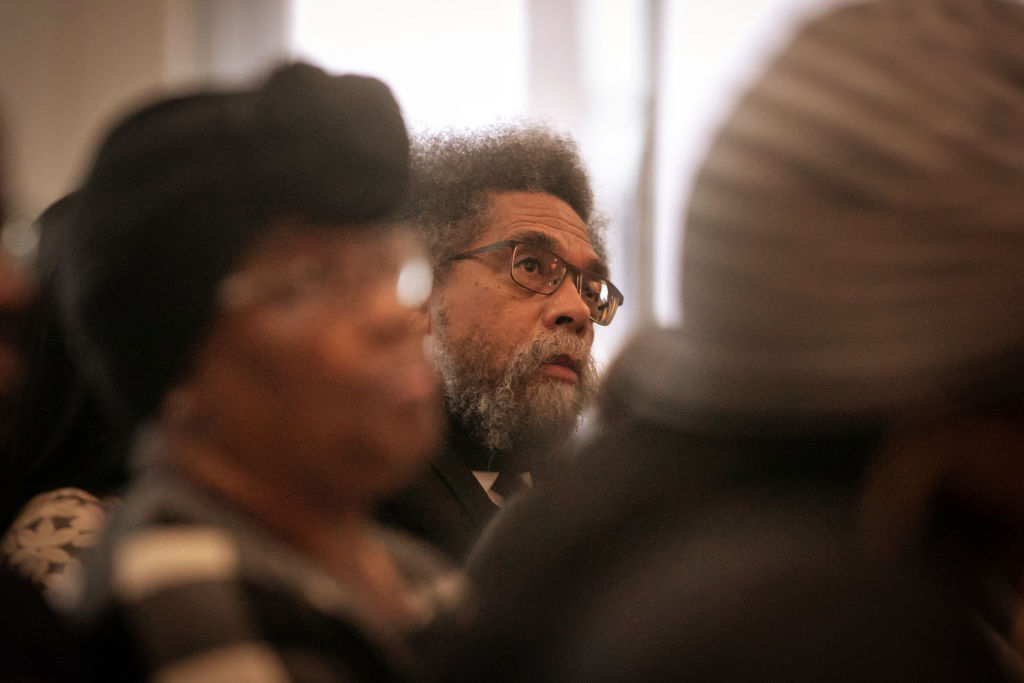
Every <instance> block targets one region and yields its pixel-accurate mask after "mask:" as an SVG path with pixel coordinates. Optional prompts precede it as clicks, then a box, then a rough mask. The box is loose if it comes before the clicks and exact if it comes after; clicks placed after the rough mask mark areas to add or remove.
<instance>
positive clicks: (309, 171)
mask: <svg viewBox="0 0 1024 683" xmlns="http://www.w3.org/2000/svg"><path fill="white" fill-rule="evenodd" d="M407 175H408V138H407V136H406V131H405V127H404V124H403V121H402V118H401V115H400V112H399V109H398V106H397V104H396V103H395V101H394V99H393V98H392V96H391V93H390V91H389V90H388V88H387V87H386V86H385V85H384V84H382V83H381V82H379V81H377V80H375V79H372V78H362V77H355V76H342V77H331V76H328V75H327V74H325V73H324V72H322V71H320V70H319V69H316V68H314V67H311V66H308V65H302V64H298V65H291V66H287V67H282V68H281V69H279V70H278V71H276V72H275V73H274V74H272V75H271V76H270V77H269V79H268V80H267V81H266V82H265V83H264V84H263V85H262V86H260V87H258V88H256V89H253V90H242V91H235V92H231V91H220V92H215V91H211V92H199V93H196V94H192V95H184V96H181V97H174V98H169V99H165V100H162V101H159V102H156V103H154V104H152V105H150V106H147V107H144V108H142V109H140V110H138V111H136V112H135V113H133V114H131V115H129V116H128V117H127V118H125V119H124V120H122V121H121V122H120V123H119V124H118V125H117V126H115V127H114V129H113V130H112V132H111V133H110V134H109V135H108V136H107V137H106V138H105V140H104V141H103V143H102V145H101V147H100V149H99V151H98V153H97V156H96V158H95V160H94V162H93V165H92V167H91V170H90V171H89V173H88V175H87V178H86V181H85V183H84V185H83V187H82V190H81V195H80V197H79V200H78V204H77V206H76V209H75V212H74V216H73V221H74V229H73V230H71V231H70V232H69V234H68V239H67V240H66V242H65V244H64V247H63V250H62V252H61V253H60V255H59V258H60V259H61V263H60V267H59V268H58V277H57V284H56V291H57V297H58V302H59V304H60V312H61V314H62V316H63V320H64V322H65V324H66V326H67V329H68V335H69V340H70V342H71V344H72V346H73V348H74V349H76V351H77V352H79V353H80V354H81V359H82V362H83V366H84V369H85V370H86V371H87V372H88V373H90V374H89V377H90V378H91V379H92V381H94V382H95V383H96V386H97V387H98V389H99V391H100V396H101V397H102V398H103V399H104V400H105V401H106V402H107V405H108V406H109V408H110V410H111V412H112V414H113V415H114V416H116V417H119V418H121V419H122V420H124V421H125V422H126V423H127V424H129V425H131V426H133V427H135V428H137V429H138V436H137V439H136V445H135V449H136V458H137V459H138V463H137V465H138V473H137V475H136V476H135V478H134V479H133V481H132V482H131V484H130V485H129V488H128V490H127V492H126V493H125V496H124V501H123V509H121V510H118V511H117V513H115V516H114V519H113V520H112V522H111V524H110V526H109V527H108V532H107V535H106V537H105V538H104V539H103V540H102V541H101V544H100V545H99V546H98V548H97V552H96V553H95V554H94V555H93V556H92V558H91V559H92V563H91V564H88V565H87V568H86V581H85V585H84V587H83V589H82V591H81V592H80V594H79V595H78V596H77V597H72V598H71V599H69V605H68V610H69V612H70V614H71V615H72V617H73V618H74V619H75V621H76V622H77V623H78V624H79V625H80V627H81V628H82V632H83V635H84V638H85V642H86V643H87V645H88V646H89V647H88V650H87V652H88V654H89V655H90V663H91V665H92V668H93V670H94V674H95V675H96V676H97V678H98V679H100V680H143V679H146V680H148V679H151V678H152V679H159V680H229V679H236V680H310V681H312V680H315V681H322V680H374V681H379V680H406V679H408V678H413V677H416V676H418V674H420V673H421V672H423V671H425V669H426V667H425V665H423V664H422V663H421V662H419V661H418V660H417V658H416V647H415V645H416V643H418V642H420V640H419V639H421V638H422V639H427V640H429V633H430V629H431V627H432V626H433V625H435V624H437V623H438V621H439V620H442V621H443V619H444V617H445V615H446V614H449V613H450V612H451V610H452V609H454V603H455V602H456V601H457V600H458V592H459V581H458V575H457V574H455V573H453V572H451V571H449V569H448V568H447V567H446V565H445V564H444V563H443V562H440V561H439V559H438V556H436V555H435V553H434V552H433V551H432V550H430V549H428V548H427V547H426V546H425V545H421V544H419V543H418V542H416V541H414V540H413V539H411V538H408V537H405V536H403V535H400V534H396V533H394V532H388V531H385V530H384V529H382V528H381V527H379V526H378V525H376V524H375V523H374V522H373V521H372V519H371V516H370V515H371V511H372V509H373V506H374V504H375V502H376V501H377V500H378V499H379V498H381V497H382V496H384V495H386V494H388V493H390V492H391V491H392V490H394V488H395V487H396V486H399V485H401V484H402V483H403V482H404V481H405V480H406V479H407V478H408V477H409V476H411V475H412V474H413V473H414V472H415V471H416V470H417V469H418V468H419V467H420V466H421V465H423V464H425V462H426V460H427V458H428V457H429V456H430V455H431V454H432V453H433V451H434V449H435V448H436V446H437V444H438V442H439V439H440V418H439V413H440V410H439V400H438V397H437V395H436V387H435V381H434V375H433V368H432V367H431V365H430V363H429V361H428V360H427V359H426V358H425V356H424V353H423V343H422V332H421V331H418V330H417V329H415V326H414V322H415V314H416V311H417V310H418V309H419V306H420V305H421V304H422V301H423V299H424V298H425V297H426V295H427V294H428V292H429V282H430V277H429V267H428V266H427V264H426V262H425V259H424V258H423V256H422V255H421V252H420V250H419V249H418V247H417V243H416V242H415V241H414V240H413V239H412V238H411V237H410V235H409V234H408V233H407V231H405V230H404V229H403V228H402V226H400V225H396V224H394V223H393V222H392V221H391V219H390V216H391V214H392V212H393V210H394V208H395V207H396V206H398V205H399V203H400V202H401V200H402V198H403V196H404V192H405V189H406V182H407Z"/></svg>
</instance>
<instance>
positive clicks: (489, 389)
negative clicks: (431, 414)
mask: <svg viewBox="0 0 1024 683" xmlns="http://www.w3.org/2000/svg"><path fill="white" fill-rule="evenodd" d="M441 318H442V320H441V321H440V322H441V324H440V325H437V326H435V333H436V340H435V347H434V353H435V360H436V363H437V368H438V371H439V372H440V374H441V377H442V379H443V381H444V387H445V402H446V403H447V406H448V410H449V411H450V412H451V413H452V414H454V415H455V416H456V417H458V418H459V419H460V421H461V422H462V423H463V425H465V426H466V427H467V428H468V429H469V430H470V432H471V433H472V434H473V435H474V436H475V437H476V438H477V439H478V440H480V441H481V442H482V443H483V444H484V445H485V446H486V447H487V448H489V449H492V450H498V451H513V450H515V451H520V450H536V449H542V448H543V449H549V448H557V447H558V446H560V445H561V444H562V443H564V442H565V441H566V440H567V439H568V438H569V437H570V436H571V435H572V433H573V432H574V431H575V430H576V427H577V425H578V423H579V419H580V414H581V413H582V412H583V409H584V408H585V407H586V405H587V404H588V403H589V401H590V400H591V399H592V398H593V396H594V394H595V393H596V390H597V371H596V368H595V364H594V361H593V358H592V357H591V355H590V346H589V345H588V344H587V343H586V342H585V341H583V340H582V339H580V338H579V337H576V336H573V335H570V334H567V333H565V332H545V333H544V334H542V335H541V336H539V337H537V338H536V339H534V340H532V341H530V342H526V343H524V344H521V345H519V346H517V347H515V348H514V349H513V350H512V353H511V355H510V356H509V358H508V359H507V361H506V362H505V363H504V364H503V365H502V366H501V368H502V369H501V370H499V371H495V370H494V368H495V366H496V365H498V363H497V361H496V360H495V357H496V356H497V354H498V349H496V348H494V346H493V345H491V344H487V343H485V342H481V341H480V340H478V339H472V338H466V339H453V338H451V337H450V336H449V335H448V333H447V329H446V325H445V324H444V320H443V316H441ZM559 355H567V356H571V357H572V358H574V359H576V360H577V361H578V363H579V366H578V367H577V368H576V370H577V371H578V374H579V384H576V385H573V384H568V383H566V382H562V381H559V380H556V379H552V378H550V377H548V376H546V375H544V374H543V373H542V372H540V368H541V367H543V366H544V365H545V363H546V361H548V360H549V359H551V358H552V357H554V356H559Z"/></svg>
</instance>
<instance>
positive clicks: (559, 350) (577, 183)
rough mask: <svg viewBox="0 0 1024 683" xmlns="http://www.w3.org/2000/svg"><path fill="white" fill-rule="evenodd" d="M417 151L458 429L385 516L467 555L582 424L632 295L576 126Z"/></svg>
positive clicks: (521, 128) (491, 134) (442, 365)
mask: <svg viewBox="0 0 1024 683" xmlns="http://www.w3.org/2000/svg"><path fill="white" fill-rule="evenodd" d="M412 163H413V167H412V177H413V180H412V190H411V196H410V201H409V219H410V220H411V221H412V222H414V223H415V224H417V225H419V226H420V227H421V228H422V230H423V233H424V238H425V242H426V244H427V247H428V250H429V254H430V258H431V261H432V265H433V267H434V272H435V278H436V282H435V287H434V293H433V295H432V297H431V299H430V301H429V303H428V305H427V309H428V310H427V311H426V313H427V315H428V318H429V322H428V323H427V324H428V325H429V329H430V335H431V338H432V340H433V346H434V356H435V360H436V363H437V367H438V371H439V373H440V375H441V378H442V380H443V385H444V394H445V405H446V408H447V411H448V416H449V433H448V441H447V447H446V448H445V449H444V450H443V451H442V453H441V454H440V455H439V456H438V457H437V458H436V459H435V460H434V461H433V462H432V463H431V468H430V470H429V471H428V472H425V473H424V475H423V476H422V477H421V478H420V480H419V481H418V482H416V484H415V485H414V486H412V487H411V488H409V489H407V490H406V491H404V492H403V493H401V494H400V495H398V496H396V497H395V498H393V499H391V500H390V501H388V502H387V503H386V504H385V505H384V506H383V508H382V509H381V510H380V517H381V518H382V519H383V520H384V521H387V522H390V523H393V524H395V525H397V526H400V527H403V528H405V529H407V530H409V531H411V532H413V533H415V534H417V535H419V536H421V537H423V538H425V539H426V540H428V541H430V542H432V543H433V544H435V545H436V546H438V547H440V548H441V549H443V550H445V551H446V552H447V553H449V554H450V555H451V556H452V557H454V558H456V559H462V558H464V557H465V555H466V553H467V552H468V551H469V549H470V547H471V546H472V544H473V542H474V541H475V540H476V539H477V537H478V536H479V534H480V531H481V530H482V529H483V527H484V525H485V524H486V523H487V522H488V521H489V520H490V519H491V517H493V515H494V514H495V512H497V511H498V509H499V508H500V506H501V505H502V503H503V502H504V500H505V498H506V497H507V496H509V495H511V494H512V493H513V492H515V491H516V490H517V489H518V488H521V487H522V486H524V485H529V484H530V483H531V475H532V474H536V473H537V472H538V471H539V470H543V469H544V467H545V466H549V465H550V464H551V463H552V461H554V460H555V459H556V458H557V457H558V453H559V451H560V450H561V449H562V447H563V446H564V445H565V444H566V442H567V440H568V439H569V437H571V436H572V434H573V432H574V431H575V429H576V427H577V424H578V421H579V417H580V414H581V413H582V411H583V409H584V408H585V407H586V405H587V403H588V402H589V400H590V399H591V398H592V396H593V395H594V393H595V389H596V384H597V378H596V372H595V369H594V362H593V358H592V357H591V353H590V347H591V344H592V343H593V339H594V323H597V324H599V325H607V324H608V323H610V322H611V320H612V318H613V317H614V315H615V311H616V310H617V308H618V306H619V305H621V304H622V294H621V293H620V292H619V290H618V289H617V288H616V287H615V286H614V285H613V284H612V283H611V282H609V280H608V266H607V256H606V253H605V247H604V243H603V224H602V222H601V220H600V219H599V218H598V217H597V216H596V215H595V211H594V201H593V193H592V190H591V187H590V180H589V178H588V176H587V173H586V171H585V170H584V168H583V164H582V162H581V160H580V157H579V153H578V151H577V149H576V145H575V143H574V142H573V141H572V140H571V139H569V138H568V137H564V136H560V135H557V134H554V133H552V132H551V131H549V130H547V129H545V128H543V127H539V126H531V125H516V126H498V127H493V128H489V129H486V130H482V131H474V132H472V133H466V134H454V133H444V134H440V135H434V136H429V137H423V138H421V139H419V140H418V141H415V142H414V152H413V162H412Z"/></svg>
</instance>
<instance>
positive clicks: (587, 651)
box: [446, 420, 1020, 683]
mask: <svg viewBox="0 0 1024 683" xmlns="http://www.w3.org/2000/svg"><path fill="white" fill-rule="evenodd" d="M865 443H869V442H868V441H864V440H861V439H859V438H858V439H853V440H852V441H848V440H837V441H836V442H835V444H834V447H831V448H830V447H829V445H828V443H827V442H825V441H817V442H816V443H815V446H814V447H816V448H819V449H820V452H819V456H820V457H819V458H818V459H817V460H811V459H809V458H807V457H806V452H807V449H808V448H810V446H809V445H808V444H802V443H798V442H793V443H791V446H792V452H793V453H792V456H790V455H789V454H788V453H787V451H788V449H787V447H786V443H785V442H778V443H773V442H764V443H760V444H758V443H755V442H749V441H730V440H728V439H723V438H721V437H716V438H713V439H709V438H698V437H695V436H694V435H692V434H687V433H685V432H680V431H679V430H677V429H675V428H672V427H668V426H663V425H657V424H654V423H649V422H644V421H639V420H627V421H623V422H620V423H617V424H616V425H614V426H613V427H610V428H607V429H606V431H604V432H603V433H602V436H601V438H600V439H597V440H595V441H594V442H592V445H591V447H590V448H589V449H588V450H587V451H585V452H584V453H582V454H580V455H579V456H578V457H579V458H580V460H579V461H578V462H577V465H578V467H577V469H576V471H575V472H574V473H573V474H572V476H569V477H564V478H560V479H559V478H556V479H554V480H552V481H546V482H540V483H539V484H538V486H537V488H535V489H534V490H533V491H531V492H530V493H529V494H527V495H525V496H523V497H521V498H519V499H518V500H517V501H516V502H515V503H514V504H513V505H511V506H509V507H508V508H507V509H506V510H504V511H503V514H502V516H501V517H500V518H498V519H497V520H496V521H495V523H494V524H493V525H492V526H491V527H490V528H489V529H488V530H487V532H486V533H485V535H484V536H483V537H482V538H481V540H480V542H479V544H478V545H477V547H476V549H475V550H474V552H473V553H472V555H471V556H470V558H469V560H468V562H467V568H468V570H469V572H470V575H471V577H472V578H473V579H474V580H475V581H476V582H477V584H478V590H479V594H480V601H481V602H480V605H479V611H478V613H477V617H476V619H475V621H473V622H472V623H470V624H469V625H468V627H467V629H466V631H465V634H464V637H463V639H462V640H461V641H458V643H457V646H456V647H454V648H453V651H452V652H450V653H449V655H448V657H447V661H449V663H450V666H451V669H450V670H449V671H448V672H447V674H446V679H447V680H456V681H478V680H488V681H581V682H582V681H588V682H589V681H608V682H609V683H610V682H612V681H667V680H700V681H736V682H737V683H738V682H739V681H750V680H763V681H780V682H781V681H807V682H808V683H810V682H811V681H824V680H827V681H851V682H852V681H867V680H871V681H892V682H893V683H895V682H896V681H926V680H927V681H950V682H951V683H952V682H953V681H1013V680H1020V679H1017V678H1015V674H1014V673H1012V672H1002V669H1001V668H1000V667H1001V660H1000V656H999V654H998V653H997V652H996V651H995V649H994V648H992V647H991V646H990V644H989V641H988V637H987V634H986V633H985V631H984V629H983V628H981V627H979V622H978V621H977V620H976V618H975V614H974V612H973V610H972V609H971V608H969V607H968V602H967V601H966V600H965V599H964V596H963V595H961V593H960V590H959V588H958V586H957V585H956V584H955V583H953V582H951V581H950V578H949V577H948V576H947V575H946V574H945V572H944V571H943V568H942V567H941V566H937V565H936V564H933V563H931V561H930V560H929V559H928V558H927V556H925V555H923V554H922V555H920V556H918V555H908V556H906V557H899V558H895V559H893V560H891V561H888V560H887V561H885V562H878V563H876V562H874V561H872V560H870V559H869V558H867V557H865V556H863V555H861V554H860V553H859V552H858V548H859V546H858V545H857V543H856V542H855V525H856V519H857V517H856V515H857V507H856V500H857V498H856V496H857V487H858V484H859V474H858V471H857V470H856V469H854V468H851V467H850V466H848V465H842V466H840V467H838V468H836V467H832V466H831V465H830V463H829V460H830V458H831V456H832V455H833V454H836V455H838V457H839V458H840V460H846V459H847V458H850V457H852V455H851V452H852V450H854V448H855V447H856V445H857V444H860V445H863V444H865ZM862 456H863V458H862V459H863V460H864V461H866V458H867V454H866V453H862ZM766 461H767V464H766Z"/></svg>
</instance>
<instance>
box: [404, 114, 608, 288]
mask: <svg viewBox="0 0 1024 683" xmlns="http://www.w3.org/2000/svg"><path fill="white" fill-rule="evenodd" d="M496 192H543V193H546V194H550V195H552V196H555V197H558V198H559V199H561V200H562V201H564V202H565V203H566V204H568V205H569V206H570V207H572V209H573V211H575V212H576V213H577V214H578V215H579V217H580V218H581V219H582V220H583V222H584V223H585V224H586V225H587V230H588V231H589V233H590V238H591V241H592V242H593V246H594V251H596V252H597V254H598V256H599V257H601V258H602V259H605V258H607V255H606V250H605V246H604V224H605V221H604V219H603V217H601V216H598V215H596V213H595V210H594V196H593V191H592V189H591V185H590V177H589V176H588V174H587V171H586V169H585V168H584V167H583V162H582V160H581V159H580V155H579V150H578V149H577V146H576V143H575V142H574V141H573V140H572V138H570V137H568V136H567V135H561V134H558V133H555V132H553V131H551V130H549V129H548V128H546V127H544V126H541V125H539V124H531V123H519V124H502V125H495V126H492V127H489V128H483V129H481V130H475V131H466V132H453V131H447V132H442V133H435V134H430V135H424V136H420V137H418V138H416V139H414V140H413V148H412V178H411V186H410V192H409V201H408V203H407V206H406V217H407V218H410V219H412V220H413V221H414V222H415V223H417V224H418V225H419V227H420V228H421V229H422V230H423V233H424V241H425V242H426V245H427V249H428V251H429V254H430V259H431V262H432V263H433V266H434V269H435V271H437V274H438V275H439V276H441V275H443V273H444V270H445V266H446V265H447V261H448V259H449V258H450V257H451V256H452V255H454V254H455V253H457V252H459V251H461V250H462V249H464V248H465V247H466V246H467V245H469V243H470V242H472V240H473V239H474V238H475V237H476V236H477V235H478V234H479V233H480V232H481V231H482V230H483V228H484V222H485V220H486V216H487V211H488V210H489V209H490V205H491V202H490V200H491V196H492V194H493V193H496Z"/></svg>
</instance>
